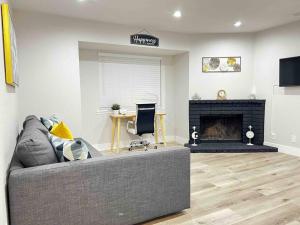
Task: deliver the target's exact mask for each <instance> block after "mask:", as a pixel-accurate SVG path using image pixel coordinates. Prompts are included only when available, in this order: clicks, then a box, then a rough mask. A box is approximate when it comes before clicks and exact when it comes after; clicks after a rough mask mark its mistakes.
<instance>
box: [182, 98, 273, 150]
mask: <svg viewBox="0 0 300 225" xmlns="http://www.w3.org/2000/svg"><path fill="white" fill-rule="evenodd" d="M264 121H265V100H191V101H190V102H189V133H190V140H189V143H188V144H186V146H188V147H190V148H191V151H192V152H245V151H246V152H257V151H272V152H273V151H277V149H276V148H273V147H269V146H264V145H263V143H264ZM249 125H251V126H252V130H253V132H254V133H255V136H254V138H253V139H252V143H253V144H254V145H253V146H250V145H246V144H247V143H248V139H247V137H246V132H247V131H248V130H249V128H248V127H249ZM194 126H195V127H196V131H197V132H198V139H197V141H196V143H197V144H198V145H197V146H191V144H192V143H193V142H194V140H193V139H192V133H193V131H194V130H193V127H194Z"/></svg>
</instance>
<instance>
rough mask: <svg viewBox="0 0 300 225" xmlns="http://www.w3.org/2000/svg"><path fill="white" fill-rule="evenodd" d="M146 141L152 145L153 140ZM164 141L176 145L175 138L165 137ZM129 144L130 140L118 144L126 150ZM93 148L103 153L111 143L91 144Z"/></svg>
mask: <svg viewBox="0 0 300 225" xmlns="http://www.w3.org/2000/svg"><path fill="white" fill-rule="evenodd" d="M147 140H148V141H150V143H154V138H149V139H147ZM166 141H167V142H177V143H178V141H177V137H175V136H166ZM129 142H130V140H128V141H121V142H120V148H128V146H129ZM179 144H180V143H179ZM93 147H94V148H95V149H97V150H98V151H105V150H108V149H110V147H111V143H100V144H93Z"/></svg>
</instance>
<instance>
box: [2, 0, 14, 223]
mask: <svg viewBox="0 0 300 225" xmlns="http://www.w3.org/2000/svg"><path fill="white" fill-rule="evenodd" d="M3 2H5V1H0V3H3ZM0 18H2V17H1V12H0ZM0 36H1V37H2V23H0ZM0 62H1V63H0V224H3V225H6V224H8V221H7V209H6V190H5V186H6V176H7V169H8V166H9V163H10V160H11V158H12V154H13V151H14V148H15V144H16V138H17V135H18V122H17V121H18V119H17V112H18V106H17V103H18V98H17V93H16V92H17V88H13V87H10V86H8V85H6V84H5V69H4V56H3V41H2V38H1V39H0Z"/></svg>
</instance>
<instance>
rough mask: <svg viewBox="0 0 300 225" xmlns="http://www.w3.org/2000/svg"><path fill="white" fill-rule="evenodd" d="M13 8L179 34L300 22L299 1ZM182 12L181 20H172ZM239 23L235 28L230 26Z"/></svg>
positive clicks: (98, 1)
mask: <svg viewBox="0 0 300 225" xmlns="http://www.w3.org/2000/svg"><path fill="white" fill-rule="evenodd" d="M12 4H13V8H15V9H18V10H26V11H37V12H42V13H49V14H55V15H62V16H67V17H73V18H82V19H90V20H95V21H103V22H109V23H116V24H123V25H130V26H138V27H140V28H146V29H148V30H160V31H173V32H180V33H233V32H256V31H260V30H264V29H267V28H270V27H274V26H278V25H282V24H286V23H290V22H293V21H296V20H300V0H81V1H80V0H42V1H41V0H12ZM178 9H179V10H181V11H182V18H181V19H176V18H174V17H173V16H172V14H173V12H174V11H175V10H178ZM237 20H241V21H242V22H243V25H242V26H241V27H239V28H235V27H234V26H233V24H234V22H235V21H237Z"/></svg>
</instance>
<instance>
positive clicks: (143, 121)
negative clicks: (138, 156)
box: [127, 103, 157, 151]
mask: <svg viewBox="0 0 300 225" xmlns="http://www.w3.org/2000/svg"><path fill="white" fill-rule="evenodd" d="M154 120H155V104H154V103H151V104H137V105H136V120H135V121H128V122H127V131H128V132H129V133H131V134H134V135H138V136H140V140H133V141H131V142H130V145H129V151H131V150H132V149H133V148H135V147H142V146H143V147H144V149H145V151H147V150H148V147H149V146H150V142H148V141H147V140H143V137H142V135H143V134H152V135H153V134H154V129H155V128H154ZM154 148H155V149H157V146H154Z"/></svg>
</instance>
